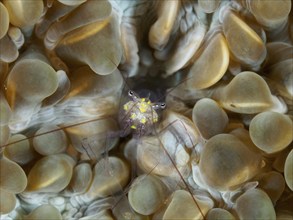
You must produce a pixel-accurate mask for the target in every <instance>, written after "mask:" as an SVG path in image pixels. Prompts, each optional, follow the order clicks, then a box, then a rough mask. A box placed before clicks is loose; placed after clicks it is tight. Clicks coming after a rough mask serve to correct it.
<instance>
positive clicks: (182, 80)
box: [158, 77, 192, 102]
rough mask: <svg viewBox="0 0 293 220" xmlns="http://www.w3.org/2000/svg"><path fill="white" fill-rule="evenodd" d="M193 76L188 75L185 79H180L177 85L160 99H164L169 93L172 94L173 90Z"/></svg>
mask: <svg viewBox="0 0 293 220" xmlns="http://www.w3.org/2000/svg"><path fill="white" fill-rule="evenodd" d="M191 78H192V77H188V78H185V79H183V80H182V81H180V82H179V83H178V84H177V85H176V86H174V87H173V88H172V89H170V90H169V91H168V92H167V93H166V94H164V95H163V96H162V97H161V98H160V99H159V100H158V101H159V102H160V101H162V100H164V99H165V98H166V97H167V95H168V94H170V93H171V92H172V91H174V90H175V89H177V88H178V86H180V85H181V84H183V83H185V82H186V81H188V80H190V79H191Z"/></svg>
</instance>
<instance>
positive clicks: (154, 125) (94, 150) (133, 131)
mask: <svg viewBox="0 0 293 220" xmlns="http://www.w3.org/2000/svg"><path fill="white" fill-rule="evenodd" d="M124 80H125V87H124V88H123V91H122V93H127V95H125V94H123V95H124V96H123V95H122V98H121V101H120V104H119V105H120V106H119V111H118V117H117V120H118V121H119V125H120V129H117V128H115V126H114V127H113V129H112V130H110V131H109V130H107V129H106V130H103V129H101V131H97V132H93V134H94V135H90V136H89V135H87V134H86V133H85V134H84V135H82V138H79V139H76V138H74V135H69V136H70V141H71V144H73V145H74V146H75V147H76V145H79V147H78V148H77V151H79V152H80V153H81V154H82V155H83V156H82V158H83V159H81V160H84V159H85V160H90V161H91V162H92V164H93V165H96V164H97V163H98V162H99V161H101V160H102V161H104V165H103V166H104V170H105V175H109V176H112V177H113V170H112V167H111V164H110V163H109V157H111V156H112V155H115V154H117V153H118V154H119V152H120V153H121V150H120V149H119V147H117V141H118V139H119V138H123V139H122V140H129V137H130V136H132V139H130V140H134V143H135V144H134V145H135V146H134V150H133V149H132V151H133V152H132V153H130V154H131V155H132V157H127V159H128V160H129V162H130V164H131V168H132V175H131V181H130V182H129V183H128V184H127V185H126V186H120V190H118V192H117V191H112V192H111V193H110V194H111V195H110V197H111V198H113V199H114V202H113V203H112V211H113V212H114V213H116V214H115V215H116V216H125V215H127V213H128V215H130V217H131V216H132V217H133V216H135V215H137V213H136V212H135V211H134V210H133V209H132V207H131V206H130V205H129V204H128V203H129V202H128V199H127V196H128V191H129V190H131V189H132V188H133V187H134V186H136V185H138V184H140V182H141V181H142V180H143V179H144V178H146V176H149V175H155V176H156V175H157V173H156V169H157V167H159V166H160V161H156V162H155V165H153V167H151V168H149V169H147V170H144V171H142V170H139V169H141V168H137V166H138V165H137V163H138V161H136V160H137V157H138V155H139V154H140V155H141V154H142V152H143V151H141V150H143V148H144V145H147V144H153V142H155V144H156V145H157V146H158V147H159V148H160V149H161V150H160V153H161V154H162V155H164V157H165V159H164V160H167V161H169V162H168V165H169V166H172V167H170V170H172V175H173V179H172V178H168V177H166V176H165V177H162V178H161V179H162V181H163V182H164V184H165V185H166V186H167V187H168V189H169V190H168V192H169V194H168V195H166V197H165V199H166V201H167V200H168V198H169V197H170V196H171V194H172V193H173V192H174V191H175V190H176V189H180V188H183V189H185V190H186V191H187V192H188V193H189V194H190V195H191V197H192V200H193V202H194V204H195V207H196V208H197V209H198V210H199V212H200V215H201V216H202V219H205V217H204V214H203V212H202V211H201V207H200V206H199V204H198V201H197V200H196V199H195V197H194V195H193V194H194V193H193V190H192V189H191V186H190V185H189V183H188V182H187V180H186V174H184V173H182V172H183V171H182V170H180V169H179V168H178V167H177V166H178V165H177V164H176V162H175V159H176V158H175V157H174V155H170V150H168V149H166V147H165V145H166V143H165V140H162V138H164V134H165V133H168V132H169V131H171V130H172V127H173V125H174V124H179V125H180V126H181V128H182V130H183V133H185V134H186V136H187V137H188V139H190V140H189V143H190V145H191V146H192V147H194V145H195V143H193V140H192V138H191V136H192V135H191V134H189V131H188V129H187V128H186V126H187V125H185V124H184V123H183V122H182V121H181V120H179V119H176V120H174V121H173V122H171V123H169V122H167V124H164V125H162V124H160V122H161V117H162V116H161V112H162V111H164V109H165V108H166V104H165V103H164V102H153V101H152V98H153V94H152V93H153V92H152V91H151V90H144V94H145V95H144V96H141V95H139V94H138V93H140V92H136V91H134V90H131V89H129V88H126V87H127V85H128V83H127V81H128V79H125V78H124ZM175 87H176V86H175ZM145 91H147V92H145ZM140 94H141V93H140ZM163 97H164V96H163ZM125 98H126V101H125V100H124V99H125ZM160 99H162V97H161V98H160ZM108 118H111V117H107V118H104V117H98V118H93V117H91V118H89V119H87V120H86V118H82V119H81V120H79V122H78V123H74V124H68V125H66V124H65V125H64V124H63V125H62V126H60V125H59V127H58V128H56V129H52V130H47V131H45V132H39V133H35V134H33V135H27V137H25V136H24V138H22V139H17V140H15V141H12V142H8V143H7V144H4V145H2V146H1V148H4V147H5V148H9V146H11V145H14V144H17V143H20V142H22V141H25V140H27V139H34V138H36V137H41V136H46V135H48V134H51V133H54V132H57V131H60V130H64V131H66V132H69V133H70V134H74V132H75V131H80V130H83V129H84V130H86V131H87V127H89V128H91V125H93V126H92V127H93V128H94V129H97V126H102V125H103V121H104V120H108ZM107 123H108V121H107ZM57 125H58V124H57ZM159 125H162V126H163V127H161V128H159ZM28 134H30V132H28ZM77 136H78V135H77ZM174 140H175V141H176V142H177V143H179V144H182V145H185V143H183V141H182V140H180V137H175V139H174ZM97 145H98V146H97ZM103 146H104V147H103ZM115 146H116V147H115ZM102 148H103V149H102ZM137 148H139V149H137ZM112 149H113V150H112ZM126 151H127V150H126ZM86 155H87V157H85V156H86ZM139 172H140V173H139ZM141 172H144V173H146V176H145V177H144V178H141V179H140V180H139V181H136V178H137V177H138V176H139V175H140V174H141ZM174 177H175V178H174ZM114 179H115V177H114ZM125 204H126V205H125Z"/></svg>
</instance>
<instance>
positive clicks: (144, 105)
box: [138, 101, 150, 113]
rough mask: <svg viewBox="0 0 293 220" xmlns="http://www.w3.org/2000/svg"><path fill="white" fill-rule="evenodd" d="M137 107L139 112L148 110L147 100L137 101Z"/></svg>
mask: <svg viewBox="0 0 293 220" xmlns="http://www.w3.org/2000/svg"><path fill="white" fill-rule="evenodd" d="M138 108H139V111H140V112H141V113H145V112H146V111H147V110H148V108H150V105H149V104H148V103H147V102H145V101H142V102H140V103H139V106H138Z"/></svg>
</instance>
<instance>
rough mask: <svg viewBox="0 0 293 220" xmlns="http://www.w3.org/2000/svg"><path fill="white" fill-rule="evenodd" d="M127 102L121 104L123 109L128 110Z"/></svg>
mask: <svg viewBox="0 0 293 220" xmlns="http://www.w3.org/2000/svg"><path fill="white" fill-rule="evenodd" d="M127 104H128V103H126V104H125V105H123V109H124V110H125V111H128V105H127Z"/></svg>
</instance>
